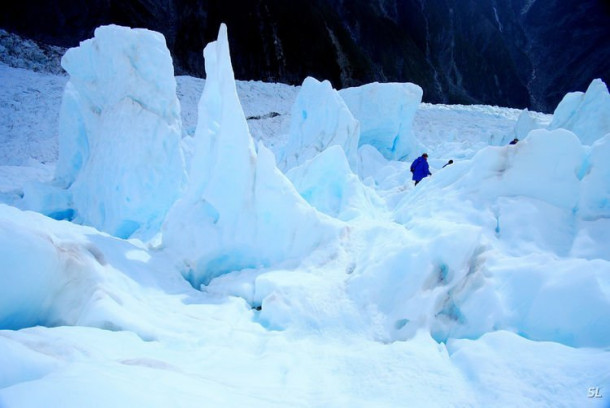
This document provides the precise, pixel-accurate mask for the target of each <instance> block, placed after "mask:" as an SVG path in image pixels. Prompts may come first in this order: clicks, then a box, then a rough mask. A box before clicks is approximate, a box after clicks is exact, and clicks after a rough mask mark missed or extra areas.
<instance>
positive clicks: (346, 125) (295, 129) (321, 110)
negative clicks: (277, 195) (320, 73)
mask: <svg viewBox="0 0 610 408" xmlns="http://www.w3.org/2000/svg"><path fill="white" fill-rule="evenodd" d="M359 133H360V126H359V123H358V121H357V120H356V119H354V116H353V115H352V113H351V112H350V110H349V109H348V107H347V106H346V105H345V102H344V101H343V99H342V98H341V97H340V96H339V93H338V92H337V91H336V90H334V89H333V87H332V86H331V84H330V82H328V81H322V82H320V81H318V80H317V79H315V78H312V77H307V78H305V80H304V81H303V85H302V86H301V89H300V91H299V93H298V95H297V98H296V100H295V102H294V104H293V106H292V110H291V119H290V132H289V135H288V141H287V142H286V145H285V146H283V148H282V150H281V152H280V155H279V157H278V167H279V168H280V169H282V170H283V171H286V170H289V169H291V168H292V167H294V166H297V165H299V164H302V163H304V162H305V161H306V160H309V159H311V158H313V157H314V156H315V155H317V154H318V153H320V152H322V151H323V150H325V149H326V148H328V147H329V146H334V145H338V146H340V147H341V148H342V149H343V151H344V152H345V156H346V157H347V160H348V162H349V163H350V166H352V168H355V167H356V156H357V151H358V140H359Z"/></svg>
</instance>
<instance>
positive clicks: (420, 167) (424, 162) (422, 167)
mask: <svg viewBox="0 0 610 408" xmlns="http://www.w3.org/2000/svg"><path fill="white" fill-rule="evenodd" d="M411 173H413V180H415V185H417V183H419V182H420V181H421V180H422V179H423V178H424V177H428V176H431V175H432V173H430V167H429V166H428V153H424V154H422V155H421V156H420V157H418V158H417V159H415V161H414V162H413V164H411Z"/></svg>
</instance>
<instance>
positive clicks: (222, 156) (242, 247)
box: [163, 24, 337, 287]
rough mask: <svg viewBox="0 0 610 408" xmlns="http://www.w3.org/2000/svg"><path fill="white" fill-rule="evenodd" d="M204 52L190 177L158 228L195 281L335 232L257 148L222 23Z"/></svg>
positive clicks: (297, 252)
mask: <svg viewBox="0 0 610 408" xmlns="http://www.w3.org/2000/svg"><path fill="white" fill-rule="evenodd" d="M204 57H205V66H206V75H207V80H206V83H205V88H204V91H203V94H202V96H201V100H200V102H199V119H198V123H197V128H196V131H195V139H196V140H195V143H196V146H195V153H194V155H193V158H192V165H191V170H190V181H189V185H188V188H187V192H186V194H185V196H184V197H183V198H182V199H180V200H179V201H178V202H176V204H175V205H174V207H173V208H172V210H171V211H170V213H169V214H168V217H167V220H166V222H165V224H164V228H163V244H164V247H165V248H166V249H167V250H168V251H170V252H172V253H173V254H175V256H176V257H177V259H179V260H181V262H182V265H180V266H179V267H180V269H181V270H182V272H183V274H184V276H185V277H186V278H187V279H188V280H189V281H190V282H191V283H192V284H193V286H194V287H199V286H200V285H201V284H207V283H209V282H210V280H211V279H213V278H214V277H217V276H219V275H222V274H224V273H228V272H231V271H234V270H240V269H244V268H256V267H259V266H266V265H270V264H272V263H277V262H282V261H287V262H290V261H294V262H297V261H298V260H299V259H301V258H302V257H304V256H306V255H307V254H309V253H310V252H311V251H313V250H315V248H316V247H317V246H319V245H321V244H322V243H324V242H325V241H326V240H327V239H329V238H330V237H332V236H334V234H335V233H336V231H337V225H336V224H335V223H333V222H331V220H330V219H328V218H326V217H325V216H323V215H322V214H319V213H317V212H316V211H315V210H314V209H313V208H312V207H311V206H309V204H307V202H306V201H305V200H303V199H302V198H301V197H300V196H299V194H298V193H297V192H296V190H295V189H294V187H293V186H292V184H291V183H290V182H289V181H288V179H286V177H285V176H284V175H283V174H282V173H281V172H280V171H279V170H278V169H277V168H276V166H275V159H274V157H273V154H272V153H271V152H270V151H269V150H268V149H266V148H265V147H264V146H263V145H262V144H259V145H258V150H256V149H255V147H254V144H253V141H252V137H251V136H250V131H249V129H248V125H247V122H246V118H245V116H244V113H243V110H242V107H241V104H240V102H239V99H238V96H237V91H236V86H235V79H234V75H233V67H232V65H231V59H230V54H229V44H228V39H227V29H226V26H225V25H224V24H223V25H221V27H220V31H219V33H218V40H217V41H215V42H212V43H210V44H208V45H207V46H206V47H205V50H204Z"/></svg>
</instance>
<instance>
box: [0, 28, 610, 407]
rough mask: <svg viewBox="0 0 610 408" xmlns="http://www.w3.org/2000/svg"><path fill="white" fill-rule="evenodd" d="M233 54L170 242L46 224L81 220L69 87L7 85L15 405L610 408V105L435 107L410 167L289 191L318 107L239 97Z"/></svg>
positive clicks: (2, 256)
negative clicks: (72, 194) (64, 182)
mask: <svg viewBox="0 0 610 408" xmlns="http://www.w3.org/2000/svg"><path fill="white" fill-rule="evenodd" d="M229 29H230V27H229ZM113 34H114V35H119V34H118V31H117V32H114V33H113ZM126 35H130V34H126ZM225 35H226V33H225V34H223V32H222V30H221V33H220V35H219V40H218V42H216V43H213V44H211V45H210V46H209V48H208V52H207V53H206V63H207V64H208V65H209V67H207V68H206V69H209V71H208V80H207V81H203V80H199V79H195V78H189V77H178V78H176V81H177V88H176V95H177V97H178V100H179V101H180V114H181V123H182V124H181V128H180V129H179V134H180V135H181V141H180V147H181V152H182V154H183V156H184V160H185V162H184V165H185V167H186V169H187V170H188V175H187V178H188V180H187V183H188V184H187V186H186V188H185V190H184V192H183V193H180V194H181V196H180V198H179V199H178V200H177V201H175V204H174V207H173V208H172V210H170V215H169V216H168V217H167V219H166V220H165V222H166V224H165V227H164V228H165V229H164V230H161V231H160V233H159V234H157V235H156V236H155V237H153V238H152V239H150V240H144V239H142V237H139V239H138V238H134V237H132V238H130V239H124V238H121V237H118V236H116V235H117V234H114V235H112V234H111V233H112V232H113V231H110V233H108V232H101V231H99V230H97V229H95V228H93V227H91V226H87V225H81V224H87V222H83V220H80V224H79V223H76V222H69V221H67V220H61V221H58V220H54V219H52V218H50V217H47V216H44V215H42V214H40V213H37V212H32V211H24V210H23V209H24V208H25V207H27V206H30V207H31V206H33V205H38V206H39V208H41V209H42V210H45V209H46V210H48V209H49V208H50V207H49V206H50V205H51V204H53V199H57V200H59V199H58V198H57V196H54V195H53V191H55V190H53V189H51V188H50V187H49V186H52V182H51V181H52V179H53V178H54V176H55V174H56V173H55V165H56V163H57V160H58V151H59V150H58V143H59V142H58V140H59V137H58V129H59V110H60V109H59V107H60V104H61V100H62V92H63V90H64V87H65V86H66V84H67V82H68V77H66V76H64V75H56V74H49V73H40V72H33V71H29V70H24V69H22V68H12V67H9V66H7V65H5V64H0V83H1V84H2V85H1V86H2V89H3V92H1V93H0V115H1V117H2V121H0V123H1V125H0V126H2V128H0V141H1V143H0V146H1V148H0V201H1V202H3V203H2V204H0V406H2V407H5V406H6V407H37V406H62V407H71V406H74V407H80V406H84V405H87V406H118V407H122V406H125V407H134V406H146V407H155V406H159V407H161V406H163V407H166V406H185V407H191V406H193V407H195V406H202V405H203V406H226V407H236V406H253V407H259V406H260V407H270V406H271V407H273V406H278V407H280V406H281V407H286V406H291V407H292V406H295V407H329V406H331V407H340V406H350V407H371V406H375V407H396V406H421V407H447V406H455V407H465V406H472V407H475V406H476V407H478V406H481V407H483V406H506V407H513V406H528V407H531V406H533V407H548V406H553V407H555V406H565V407H574V406H579V407H580V406H583V407H587V406H591V407H603V406H607V405H608V398H610V391H609V390H610V370H609V369H608V367H610V348H609V347H610V343H609V340H608V339H610V317H609V316H610V256H609V255H608V254H609V253H610V252H609V251H608V249H609V248H610V234H609V233H608V231H610V224H609V222H608V220H609V219H610V218H609V217H610V213H609V211H610V204H609V203H610V190H609V189H608V186H610V165H609V164H608V160H607V159H608V157H609V154H610V150H609V146H610V135H606V134H601V133H603V132H604V129H606V128H605V127H604V126H605V122H604V121H605V120H606V119H605V118H607V117H608V115H607V114H606V115H603V114H602V115H600V114H598V113H599V112H602V113H604V112H605V113H610V112H607V109H608V107H607V103H606V101H607V95H608V91H607V88H606V89H602V88H601V86H600V84H598V83H595V84H594V85H592V88H590V89H591V91H592V92H591V93H589V92H588V93H587V95H571V94H570V95H567V96H566V99H565V100H564V101H565V103H564V102H562V104H560V106H561V109H559V108H558V111H557V112H556V113H555V115H554V116H551V115H542V114H539V113H536V112H522V111H518V110H514V109H506V108H499V107H490V106H446V105H428V104H420V105H419V107H418V108H417V110H416V111H415V114H414V118H413V122H412V127H411V132H410V133H409V135H408V137H409V138H410V139H409V142H410V143H411V144H410V146H417V148H418V149H420V151H418V152H417V153H414V154H413V155H412V156H409V158H408V160H406V161H393V160H388V159H386V158H385V157H384V156H383V154H382V152H380V151H378V150H377V149H376V148H375V147H373V146H371V145H368V144H365V145H362V146H360V148H359V149H358V151H357V154H356V155H353V156H352V163H350V162H349V159H348V155H346V152H345V151H344V150H343V148H342V147H341V144H335V145H332V144H331V145H329V146H330V147H328V148H326V149H324V150H323V151H321V152H320V153H319V154H317V155H315V156H314V157H312V158H311V160H306V161H304V162H302V163H299V165H298V166H296V167H293V168H292V169H291V170H290V171H287V172H286V174H285V175H284V174H282V172H280V171H279V170H278V169H277V167H276V166H275V161H274V155H275V156H276V157H283V156H282V155H284V154H285V152H286V150H285V149H290V152H291V154H292V153H294V149H293V147H294V145H293V144H291V142H290V137H291V136H292V135H291V128H292V129H294V127H293V126H294V122H293V119H294V118H293V115H294V112H295V110H294V109H293V107H294V106H295V105H294V104H295V101H297V97H298V95H299V92H300V87H291V86H285V85H281V84H264V83H258V82H240V81H237V82H234V80H233V75H232V70H231V69H230V60H229V59H228V57H229V50H228V45H227V42H226V37H225ZM229 35H230V30H229ZM142 44H143V45H142V46H145V45H144V44H146V42H143V43H142ZM131 51H133V49H132V50H131ZM140 51H143V50H140ZM117 72H118V71H117ZM208 82H209V84H208ZM602 85H604V84H603V83H602ZM204 87H205V88H204ZM89 91H91V92H94V93H95V92H97V93H96V94H103V92H102V90H98V91H96V90H95V87H93V88H91V89H89ZM314 96H315V95H314ZM314 96H312V98H313V97H314ZM166 100H169V99H166ZM199 101H201V102H199ZM575 101H576V102H575ZM578 101H586V103H578ZM304 102H307V101H304ZM198 105H199V106H198ZM305 106H310V105H307V104H306V103H305ZM570 107H571V108H570ZM380 112H387V113H388V115H390V116H388V117H387V118H385V120H383V121H380V122H381V123H390V124H396V123H400V120H399V119H398V118H396V117H395V116H393V115H395V110H392V109H387V110H383V109H382V110H380ZM297 119H298V120H300V119H301V118H297ZM333 119H336V118H332V117H329V118H327V119H326V121H327V122H326V123H336V122H333ZM551 123H552V125H551ZM562 123H568V124H570V125H569V126H568V125H566V126H565V127H562V125H561V124H562ZM585 123H588V126H585V125H584V124H585ZM320 125H323V124H320ZM127 129H129V127H127ZM530 130H533V131H531V132H530ZM588 130H590V132H589V131H588ZM524 134H525V135H526V136H525V137H523V135H524ZM515 135H519V136H521V137H520V139H521V141H520V142H519V143H518V144H517V145H515V146H508V145H507V143H508V141H509V140H512V139H513V138H514V137H515ZM592 139H595V140H592ZM325 140H326V139H325ZM312 142H313V143H314V144H315V143H316V141H315V140H314V141H312ZM326 145H327V144H325V146H326ZM350 146H351V144H350ZM147 147H148V146H147V145H146V142H144V141H142V140H141V139H138V138H136V139H135V140H134V141H132V144H131V149H130V151H129V153H130V155H132V157H133V161H134V163H135V162H137V160H139V155H141V154H143V153H142V152H146V148H147ZM92 151H93V152H95V154H102V153H104V150H103V149H102V150H92ZM423 151H426V152H427V153H428V154H429V162H430V165H431V170H432V173H433V175H432V177H430V178H426V179H424V180H423V181H422V182H421V183H420V184H418V186H417V187H414V186H413V184H412V182H411V181H410V175H411V174H410V172H409V164H410V161H412V160H413V159H414V158H415V157H417V156H418V155H419V154H420V153H423ZM104 154H108V151H106V152H105V153H104ZM240 157H243V158H241V159H240ZM202 158H206V159H205V160H203V161H202ZM100 159H104V160H106V161H107V162H108V163H111V162H112V157H102V158H100ZM449 159H453V160H454V161H455V163H454V164H452V165H450V166H447V167H445V168H442V166H443V165H444V164H445V163H446V162H447V160H449ZM350 164H351V165H350ZM108 165H110V164H108ZM133 180H134V183H136V186H137V182H138V180H139V179H138V178H134V179H133ZM240 185H241V186H245V187H244V188H237V187H238V186H240ZM28 192H29V193H30V195H34V196H36V197H39V201H37V202H32V201H29V202H28V200H27V197H28ZM24 194H25V198H24ZM91 194H94V193H91ZM55 203H56V202H55ZM206 203H208V204H206ZM60 204H63V205H65V206H70V205H71V203H70V202H69V201H67V202H63V203H60ZM149 204H150V203H146V204H144V206H145V207H144V208H149ZM43 212H44V211H43ZM225 217H226V218H225ZM221 219H222V221H221ZM225 219H226V221H225ZM77 221H78V220H77ZM261 231H263V232H262V233H261ZM291 231H292V232H291ZM210 237H213V238H212V239H211V238H210ZM295 237H296V238H297V239H296V241H295ZM291 240H292V241H291ZM295 242H296V243H297V244H295ZM291 245H292V246H291ZM239 246H242V247H245V246H247V247H248V248H254V250H252V251H251V252H250V253H249V257H248V262H242V261H243V260H244V258H239V257H238V256H236V255H240V254H243V251H242V252H239V251H238V252H232V251H231V250H232V249H235V248H236V247H239ZM287 248H288V249H287ZM210 254H213V255H214V256H215V258H210ZM210 259H214V262H215V263H213V265H215V266H219V265H220V266H222V267H220V268H216V269H215V268H213V267H210V263H209V261H210ZM252 260H254V261H252ZM264 260H265V262H263V261H264ZM206 262H207V263H206ZM185 265H187V267H185ZM188 265H190V267H191V269H189V267H188ZM197 265H204V266H203V267H200V268H199V269H198V268H197ZM188 271H190V272H188ZM210 271H211V272H212V273H210ZM193 274H195V275H193ZM201 284H203V285H201ZM151 382H154V386H153V387H151Z"/></svg>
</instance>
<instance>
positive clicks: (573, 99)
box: [549, 79, 610, 145]
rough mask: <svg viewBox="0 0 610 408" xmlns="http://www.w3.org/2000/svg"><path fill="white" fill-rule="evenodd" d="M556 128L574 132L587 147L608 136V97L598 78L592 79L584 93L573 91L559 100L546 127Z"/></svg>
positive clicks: (609, 117)
mask: <svg viewBox="0 0 610 408" xmlns="http://www.w3.org/2000/svg"><path fill="white" fill-rule="evenodd" d="M559 128H563V129H568V130H571V131H572V132H574V133H576V135H577V136H578V138H579V139H580V140H581V141H582V143H583V144H586V145H592V144H593V143H594V142H595V141H596V140H598V139H600V138H602V137H603V136H605V135H606V134H608V133H610V94H609V93H608V88H607V86H606V84H605V83H604V82H603V81H602V80H601V79H595V80H593V81H592V82H591V84H590V85H589V88H587V92H585V93H582V92H572V93H569V94H567V95H566V96H565V97H564V98H563V99H562V100H561V102H560V103H559V105H557V108H556V109H555V112H554V113H553V120H552V122H551V124H550V125H549V129H559Z"/></svg>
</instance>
